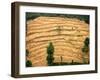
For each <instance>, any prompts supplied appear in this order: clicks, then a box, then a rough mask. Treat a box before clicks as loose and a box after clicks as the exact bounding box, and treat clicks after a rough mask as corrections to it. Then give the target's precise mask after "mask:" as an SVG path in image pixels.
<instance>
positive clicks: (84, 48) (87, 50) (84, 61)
mask: <svg viewBox="0 0 100 80" xmlns="http://www.w3.org/2000/svg"><path fill="white" fill-rule="evenodd" d="M82 52H83V53H82V55H83V63H86V60H85V58H84V55H85V54H87V53H88V52H89V38H88V37H87V38H86V39H85V41H84V46H83V48H82Z"/></svg>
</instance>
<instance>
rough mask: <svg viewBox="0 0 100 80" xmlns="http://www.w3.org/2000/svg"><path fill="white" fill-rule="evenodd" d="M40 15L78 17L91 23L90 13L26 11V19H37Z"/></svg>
mask: <svg viewBox="0 0 100 80" xmlns="http://www.w3.org/2000/svg"><path fill="white" fill-rule="evenodd" d="M40 16H45V17H63V18H65V17H67V18H77V19H80V20H82V21H85V22H86V23H88V24H89V15H75V14H53V13H31V12H26V20H30V19H35V18H37V17H40Z"/></svg>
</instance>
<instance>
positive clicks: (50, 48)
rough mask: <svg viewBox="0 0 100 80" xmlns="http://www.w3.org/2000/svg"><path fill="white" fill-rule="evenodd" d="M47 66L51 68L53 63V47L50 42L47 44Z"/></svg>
mask: <svg viewBox="0 0 100 80" xmlns="http://www.w3.org/2000/svg"><path fill="white" fill-rule="evenodd" d="M47 54H48V55H47V64H48V66H51V65H52V64H53V61H54V57H53V54H54V46H53V44H52V42H50V43H49V45H48V47H47Z"/></svg>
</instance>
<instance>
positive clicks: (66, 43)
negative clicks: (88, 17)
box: [26, 16, 89, 66]
mask: <svg viewBox="0 0 100 80" xmlns="http://www.w3.org/2000/svg"><path fill="white" fill-rule="evenodd" d="M86 37H89V25H88V24H87V23H85V22H84V21H80V20H78V19H76V18H61V17H42V16H41V17H38V18H36V19H34V20H29V21H27V35H26V49H27V50H28V51H29V55H28V57H27V59H28V60H30V61H32V65H33V66H46V65H47V61H46V57H47V52H46V51H47V46H48V45H49V42H52V43H53V45H54V48H55V52H54V58H55V59H54V62H60V61H61V59H60V57H61V56H62V58H63V62H72V60H73V61H74V62H79V63H83V59H82V54H83V53H82V47H83V45H84V43H83V42H84V40H85V38H86ZM85 57H86V58H87V62H88V61H89V53H88V54H86V55H85Z"/></svg>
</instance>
